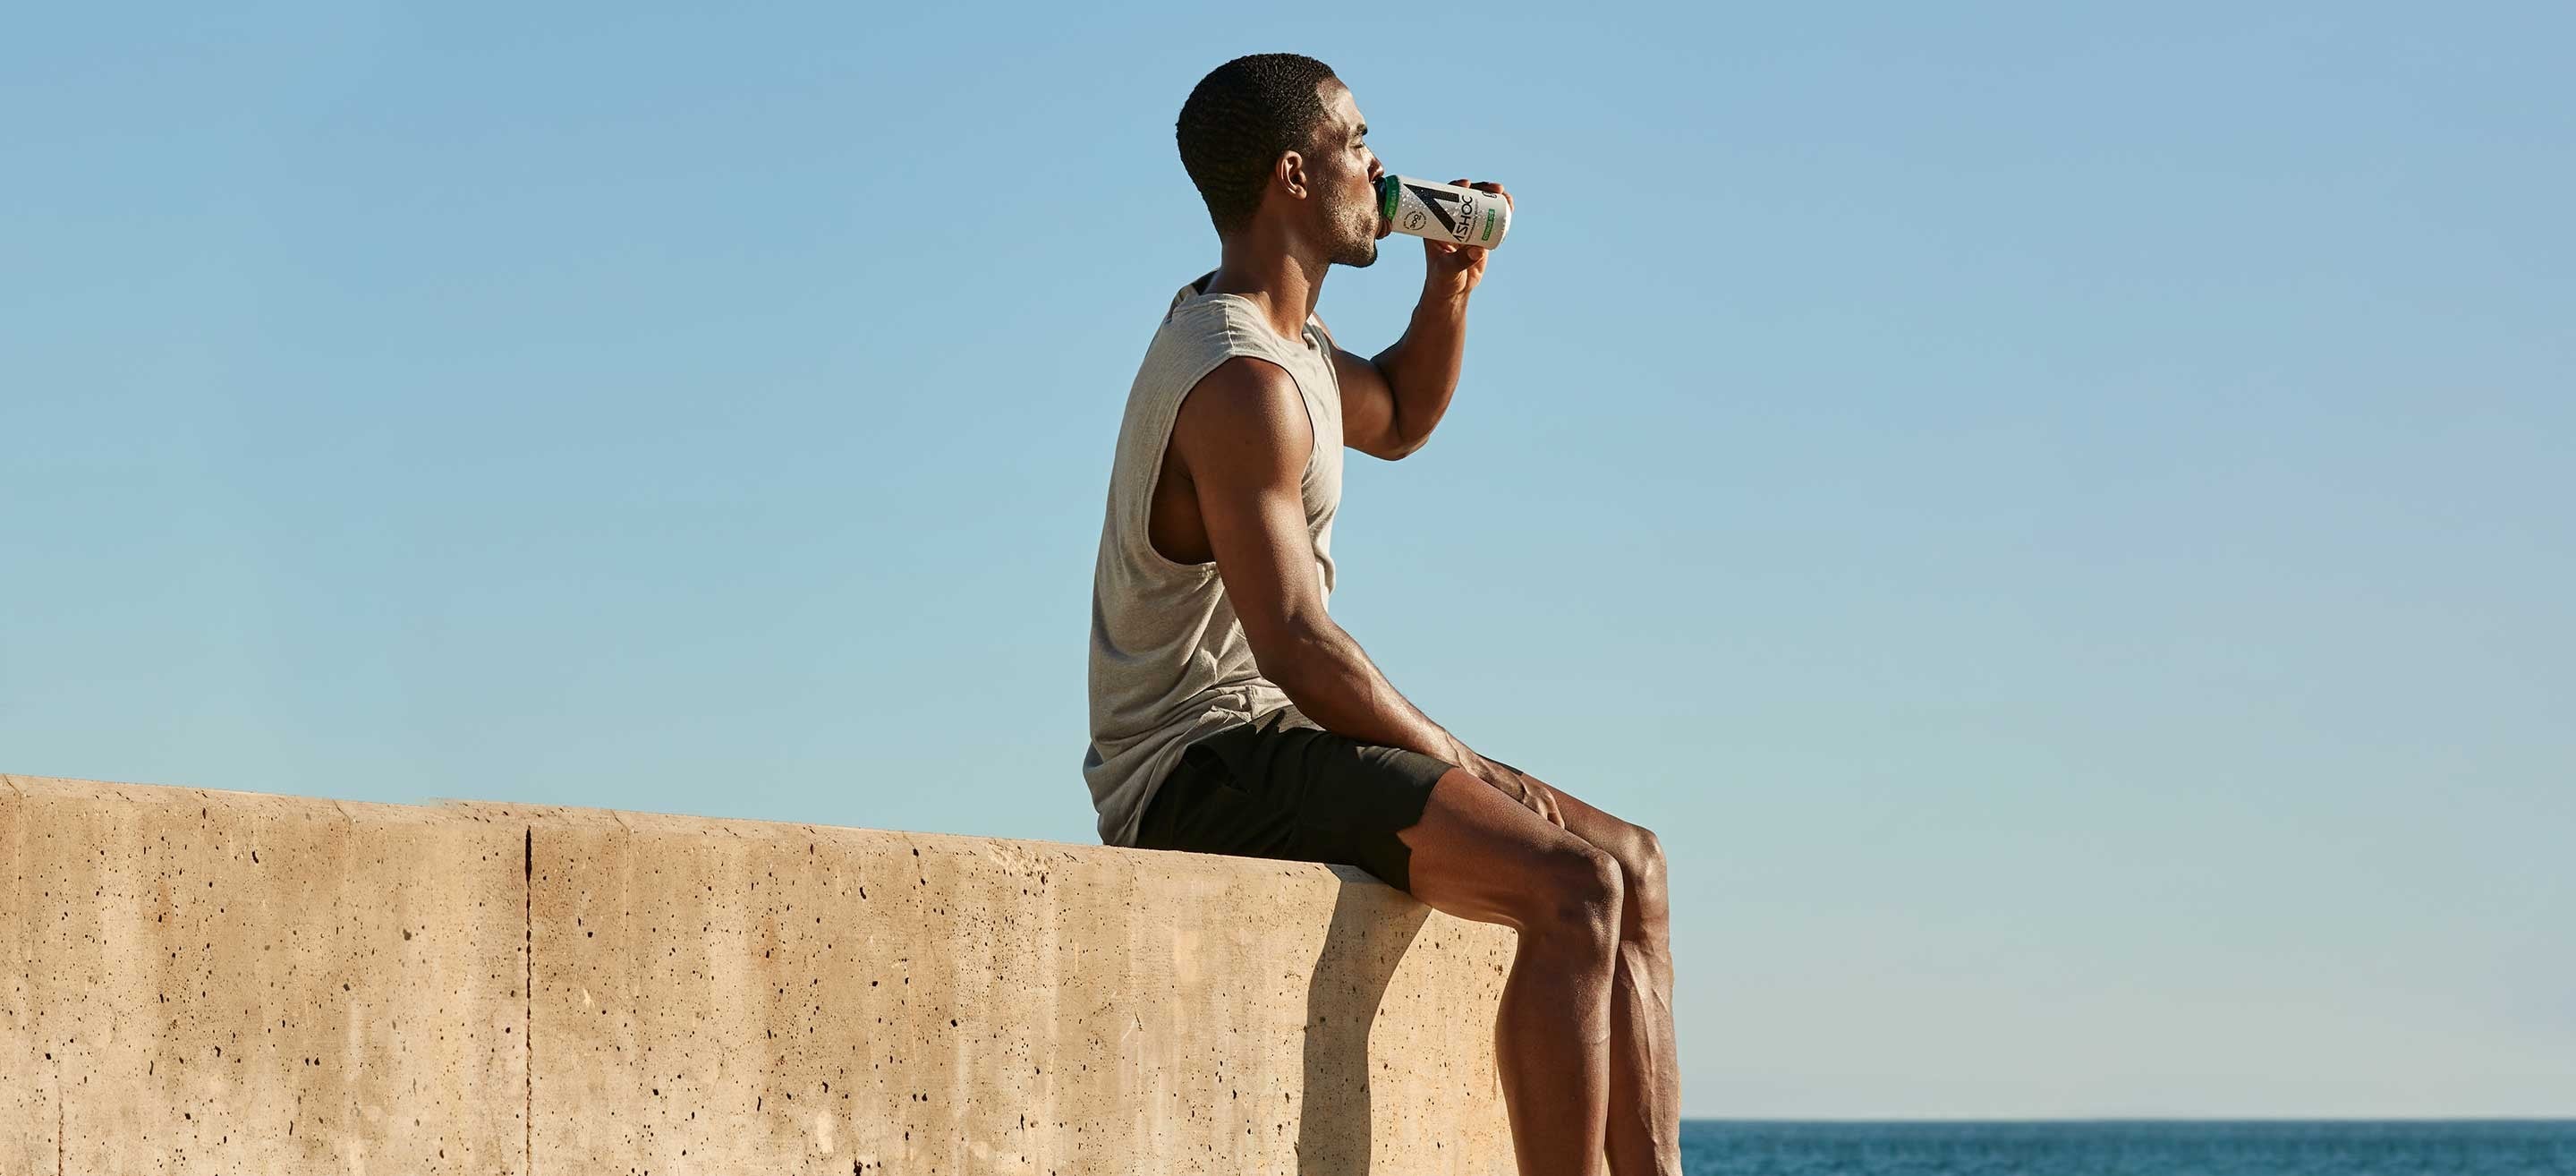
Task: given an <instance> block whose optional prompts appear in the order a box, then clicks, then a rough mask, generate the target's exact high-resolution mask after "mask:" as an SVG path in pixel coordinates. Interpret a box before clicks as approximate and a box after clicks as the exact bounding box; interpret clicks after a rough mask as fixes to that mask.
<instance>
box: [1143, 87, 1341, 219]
mask: <svg viewBox="0 0 2576 1176" xmlns="http://www.w3.org/2000/svg"><path fill="white" fill-rule="evenodd" d="M1331 77H1333V67H1331V66H1329V65H1326V64H1324V63H1323V62H1320V61H1317V60H1315V59H1314V58H1312V57H1306V56H1302V55H1299V54H1295V53H1255V54H1251V55H1249V56H1245V57H1238V58H1235V59H1234V60H1232V61H1229V62H1226V63H1225V64H1224V65H1220V66H1218V67H1216V68H1215V69H1213V70H1210V71H1208V76H1206V77H1204V78H1200V79H1199V84H1198V85H1197V86H1196V87H1195V88H1193V89H1191V91H1190V97H1189V100H1188V101H1186V102H1183V103H1181V118H1180V122H1179V123H1178V125H1177V126H1176V128H1175V132H1176V137H1177V138H1178V139H1179V140H1180V145H1181V166H1182V167H1184V168H1186V169H1188V170H1189V173H1190V182H1191V183H1193V184H1196V185H1198V189H1199V198H1200V199H1202V200H1205V201H1207V208H1208V219H1209V220H1212V221H1214V222H1216V231H1217V232H1218V233H1220V234H1224V233H1231V232H1234V231H1235V230H1237V229H1240V228H1242V227H1243V226H1245V225H1247V224H1250V223H1252V214H1253V212H1254V211H1256V210H1258V209H1259V208H1260V207H1261V193H1262V191H1263V190H1264V189H1265V188H1267V187H1268V186H1269V183H1270V169H1271V168H1272V167H1273V166H1275V165H1277V164H1278V162H1279V156H1280V153H1281V152H1285V151H1309V150H1311V149H1312V148H1313V146H1314V139H1315V135H1316V133H1317V130H1318V128H1319V127H1320V126H1321V125H1322V123H1323V121H1324V100H1323V97H1322V96H1321V95H1320V94H1319V93H1318V92H1317V91H1318V89H1319V88H1320V87H1321V86H1322V85H1323V84H1324V82H1325V80H1326V79H1329V78H1331Z"/></svg>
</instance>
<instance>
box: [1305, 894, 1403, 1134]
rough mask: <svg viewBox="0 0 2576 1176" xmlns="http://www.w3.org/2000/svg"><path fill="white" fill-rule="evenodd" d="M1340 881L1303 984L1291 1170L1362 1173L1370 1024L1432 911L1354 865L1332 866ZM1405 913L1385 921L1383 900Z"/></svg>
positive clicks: (1367, 1123) (1367, 1126)
mask: <svg viewBox="0 0 2576 1176" xmlns="http://www.w3.org/2000/svg"><path fill="white" fill-rule="evenodd" d="M1331 869H1332V871H1333V872H1334V873H1335V874H1338V875H1340V876H1341V878H1342V881H1343V883H1344V885H1343V887H1342V889H1341V894H1340V895H1339V896H1338V897H1337V898H1336V899H1335V900H1334V902H1333V921H1332V926H1331V927H1329V928H1327V929H1326V931H1325V933H1324V950H1323V952H1322V953H1321V954H1319V955H1317V956H1316V957H1315V967H1314V970H1313V979H1312V980H1310V981H1309V982H1308V984H1307V986H1306V1051H1305V1053H1306V1097H1305V1102H1304V1105H1303V1106H1301V1107H1300V1108H1299V1110H1300V1112H1301V1113H1300V1114H1299V1115H1298V1117H1297V1170H1298V1172H1299V1173H1301V1174H1303V1173H1333V1174H1334V1176H1344V1174H1348V1176H1366V1174H1367V1173H1368V1171H1369V1160H1370V1140H1371V1139H1372V1138H1374V1135H1375V1132H1374V1130H1373V1128H1372V1121H1371V1119H1370V1118H1369V1113H1370V1106H1369V1048H1368V1037H1369V1026H1371V1025H1373V1024H1375V1023H1376V1022H1377V1011H1378V1004H1379V1003H1380V1002H1381V1001H1382V1000H1384V999H1385V997H1386V988H1387V984H1388V983H1389V981H1391V980H1392V979H1393V978H1394V976H1395V969H1396V965H1398V964H1400V963H1402V962H1403V960H1404V953H1405V951H1406V950H1407V949H1408V948H1410V947H1412V945H1413V940H1414V938H1415V937H1416V936H1418V935H1420V934H1421V932H1422V927H1423V924H1425V923H1427V922H1429V921H1430V919H1431V908H1430V907H1428V906H1425V905H1423V904H1422V903H1419V902H1416V901H1414V900H1413V899H1412V898H1411V897H1409V896H1407V895H1405V894H1403V893H1402V892H1400V891H1397V890H1396V889H1395V888H1393V887H1391V886H1388V885H1387V884H1386V883H1384V882H1381V881H1379V880H1378V878H1377V876H1376V875H1373V874H1371V873H1369V872H1368V871H1366V870H1363V869H1360V868H1359V867H1357V866H1338V865H1337V866H1333V867H1331ZM1390 899H1392V901H1394V902H1397V903H1400V904H1402V905H1403V907H1405V908H1410V909H1409V910H1405V911H1402V912H1401V913H1398V914H1396V915H1395V916H1393V917H1390V916H1389V913H1388V912H1389V908H1388V902H1389V901H1390Z"/></svg>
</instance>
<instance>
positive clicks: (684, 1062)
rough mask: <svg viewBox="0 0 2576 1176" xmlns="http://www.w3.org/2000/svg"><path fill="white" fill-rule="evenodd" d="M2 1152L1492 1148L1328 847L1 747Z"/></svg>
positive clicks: (398, 1167)
mask: <svg viewBox="0 0 2576 1176" xmlns="http://www.w3.org/2000/svg"><path fill="white" fill-rule="evenodd" d="M0 854H5V859H0V963H4V964H5V969H6V977H7V978H6V982H5V984H0V993H5V998H6V999H5V1002H0V1051H5V1054H0V1057H5V1058H6V1059H7V1061H8V1062H9V1064H6V1065H0V1176H17V1174H20V1173H26V1174H30V1176H34V1174H39V1173H55V1172H59V1173H109V1172H149V1171H171V1172H177V1171H186V1172H192V1173H193V1172H245V1173H263V1174H265V1173H280V1174H283V1173H301V1172H368V1171H375V1172H404V1173H409V1172H438V1173H448V1172H454V1173H521V1172H541V1173H556V1172H566V1173H570V1172H579V1173H585V1174H587V1173H646V1172H652V1173H672V1174H681V1173H692V1172H708V1173H714V1172H741V1171H755V1170H756V1171H761V1172H813V1173H835V1174H837V1173H844V1172H849V1173H859V1174H862V1176H864V1174H867V1173H874V1172H880V1171H882V1172H891V1173H932V1172H953V1173H985V1172H999V1173H1031V1174H1038V1176H1048V1174H1058V1176H1071V1174H1075V1173H1121V1174H1124V1173H1136V1172H1157V1173H1159V1172H1210V1173H1215V1172H1223V1173H1250V1172H1277V1173H1293V1172H1305V1173H1362V1172H1371V1171H1375V1172H1383V1173H1398V1172H1400V1173H1408V1174H1410V1173H1472V1174H1475V1176H1485V1174H1488V1173H1507V1172H1510V1171H1511V1170H1512V1163H1511V1147H1510V1141H1509V1137H1508V1133H1507V1131H1506V1129H1505V1125H1504V1120H1503V1114H1502V1101H1501V1093H1500V1089H1499V1087H1498V1085H1497V1082H1496V1075H1495V1070H1494V1060H1493V1021H1494V1013H1495V1010H1496V1006H1497V1003H1498V1001H1499V1000H1500V997H1501V990H1502V981H1503V975H1504V972H1505V970H1506V969H1507V968H1508V967H1509V965H1510V963H1511V958H1512V953H1513V950H1514V946H1515V939H1514V936H1513V934H1512V932H1511V931H1510V929H1508V928H1505V927H1499V926H1492V925H1487V924H1480V923H1472V922H1465V921H1461V920H1457V919H1452V918H1450V917H1448V916H1446V915H1442V914H1439V913H1438V912H1435V911H1432V910H1431V909H1430V908H1428V907H1425V906H1423V905H1421V904H1420V903H1417V902H1414V901H1413V900H1412V899H1410V898H1409V897H1407V896H1405V895H1403V894H1401V893H1398V892H1396V891H1395V890H1393V889H1392V888H1389V887H1387V886H1385V885H1383V884H1381V883H1379V882H1377V881H1376V880H1374V879H1372V878H1370V877H1369V876H1368V875H1367V874H1365V873H1363V872H1361V871H1359V870H1356V869H1351V868H1348V867H1328V866H1320V865H1311V864H1305V863H1287V862H1273V861H1264V860H1257V859H1249V858H1226V857H1212V856H1205V855H1199V854H1178V853H1157V852H1150V851H1140V850H1125V849H1111V848H1107V847H1104V846H1096V845H1074V844H1066V843H1058V842H1043V841H1000V840H993V839H989V838H975V837H956V836H946V835H939V834H922V833H898V832H886V831H880V830H870V829H845V828H833V827H826V826H815V825H799V824H788V823H779V822H760V821H721V820H706V819H701V818H691V817H675V816H663V815H656V814H649V813H630V812H617V811H611V810H605V809H567V808H546V807H531V806H522V805H512V804H495V803H483V802H448V803H446V804H443V805H435V806H426V807H413V806H401V805H372V804H354V803H347V802H336V801H329V800H314V799H305V798H298V797H284V796H266V795H259V794H254V793H240V792H217V791H209V790H203V789H181V788H157V787H149V786H141V785H121V784H97V783H90V782H85V781H71V780H50V779H35V778H29V777H0Z"/></svg>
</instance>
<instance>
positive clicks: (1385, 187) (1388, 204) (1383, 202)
mask: <svg viewBox="0 0 2576 1176" xmlns="http://www.w3.org/2000/svg"><path fill="white" fill-rule="evenodd" d="M1401 186H1402V185H1400V184H1398V183H1397V182H1396V178H1395V177H1394V176H1381V177H1379V178H1378V181H1377V209H1378V215H1380V216H1383V217H1385V218H1386V219H1388V220H1394V219H1395V204H1396V200H1397V198H1398V197H1399V196H1400V195H1401V193H1400V192H1399V191H1398V189H1399V188H1400V187H1401Z"/></svg>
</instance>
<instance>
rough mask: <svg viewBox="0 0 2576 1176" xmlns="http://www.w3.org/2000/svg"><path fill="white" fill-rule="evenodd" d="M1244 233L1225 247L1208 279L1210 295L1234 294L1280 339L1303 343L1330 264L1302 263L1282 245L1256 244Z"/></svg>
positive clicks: (1271, 242) (1321, 293) (1252, 235)
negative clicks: (1246, 302) (1268, 325)
mask: <svg viewBox="0 0 2576 1176" xmlns="http://www.w3.org/2000/svg"><path fill="white" fill-rule="evenodd" d="M1254 236H1255V234H1252V233H1246V234H1244V235H1242V236H1240V237H1236V238H1231V239H1228V240H1226V241H1225V252H1224V254H1223V258H1222V260H1220V261H1219V262H1218V264H1217V267H1216V275H1215V276H1214V277H1212V278H1209V279H1208V286H1207V293H1210V294H1233V295H1237V296H1240V297H1241V298H1243V299H1244V300H1245V301H1248V302H1250V303H1252V304H1253V305H1254V306H1257V307H1259V308H1260V309H1261V317H1262V318H1263V319H1264V320H1266V321H1267V322H1269V324H1270V325H1271V327H1272V328H1273V329H1275V330H1277V331H1278V332H1279V335H1280V337H1281V338H1285V339H1297V338H1302V337H1303V336H1304V335H1305V332H1306V317H1307V316H1308V315H1311V314H1313V313H1315V300H1316V299H1317V298H1319V297H1321V296H1322V295H1323V293H1324V271H1326V270H1328V269H1330V268H1332V263H1331V262H1307V261H1303V260H1300V259H1299V258H1298V257H1296V256H1295V255H1294V254H1293V253H1291V252H1290V251H1289V250H1288V249H1286V248H1283V247H1282V243H1280V242H1276V241H1269V242H1265V241H1259V240H1254V239H1252V238H1253V237H1254Z"/></svg>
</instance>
